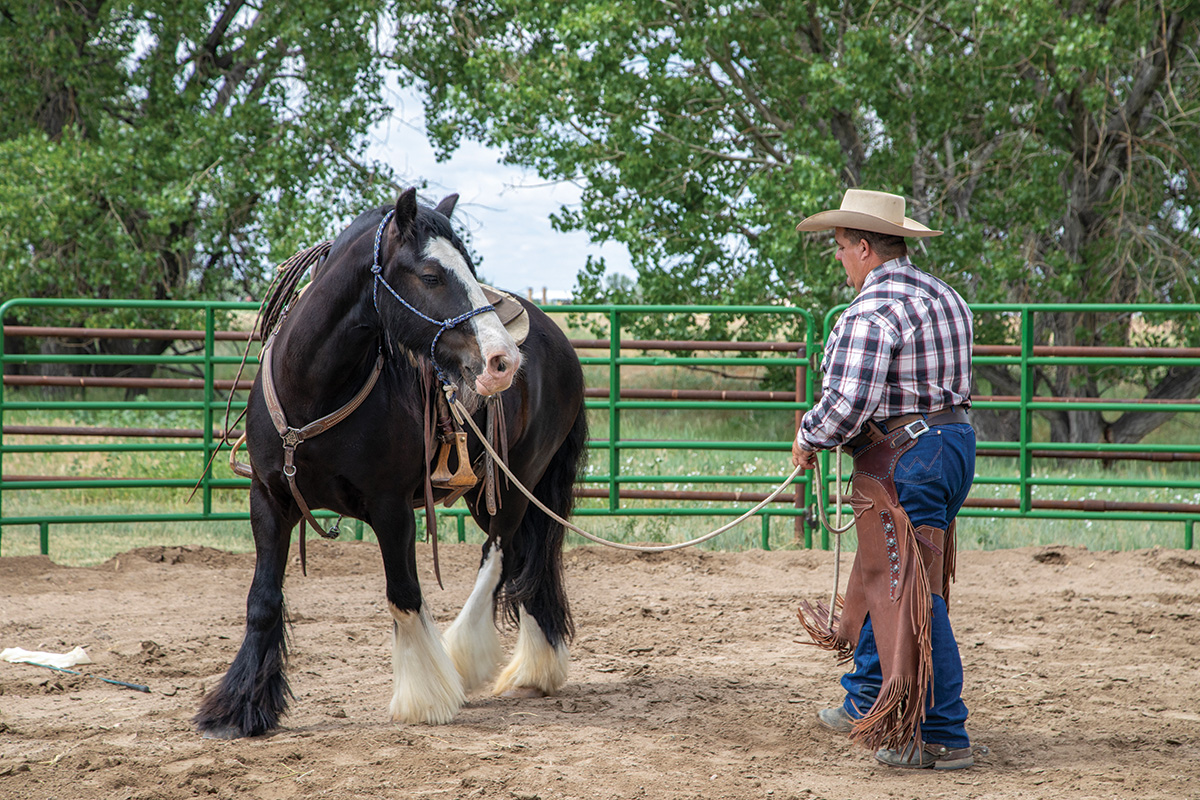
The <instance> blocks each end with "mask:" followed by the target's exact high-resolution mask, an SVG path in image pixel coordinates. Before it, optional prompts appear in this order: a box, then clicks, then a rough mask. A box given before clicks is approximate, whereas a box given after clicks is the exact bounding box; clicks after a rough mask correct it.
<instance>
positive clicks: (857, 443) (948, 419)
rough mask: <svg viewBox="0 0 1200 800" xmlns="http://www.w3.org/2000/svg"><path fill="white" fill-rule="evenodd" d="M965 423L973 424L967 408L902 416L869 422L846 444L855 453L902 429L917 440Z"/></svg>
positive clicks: (945, 409) (958, 407)
mask: <svg viewBox="0 0 1200 800" xmlns="http://www.w3.org/2000/svg"><path fill="white" fill-rule="evenodd" d="M964 422H965V423H966V424H968V425H970V424H971V416H970V414H968V413H967V409H966V406H950V407H949V408H943V409H940V410H938V411H934V412H932V413H930V414H921V413H917V414H901V415H900V416H898V417H889V418H888V419H885V420H883V421H882V422H876V421H875V420H868V421H867V424H866V425H864V426H863V429H862V430H861V431H860V432H859V433H858V434H857V435H856V436H855V437H854V438H853V439H850V440H849V441H848V442H846V446H847V447H849V448H850V449H851V451H853V450H856V449H858V448H860V447H863V446H865V445H868V444H874V443H875V442H879V441H883V439H884V438H885V437H886V436H887V435H888V434H891V433H895V432H896V431H897V430H899V429H900V428H904V429H905V430H907V431H908V435H909V436H911V437H912V438H914V439H916V438H917V437H918V436H920V435H921V434H922V433H925V431H927V430H929V429H930V428H933V427H936V426H938V425H953V424H955V423H964Z"/></svg>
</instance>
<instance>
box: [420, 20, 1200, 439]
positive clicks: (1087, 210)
mask: <svg viewBox="0 0 1200 800" xmlns="http://www.w3.org/2000/svg"><path fill="white" fill-rule="evenodd" d="M398 30H399V33H398V40H399V46H398V51H397V63H398V64H399V65H400V67H401V68H402V69H403V70H405V71H407V72H408V73H410V74H412V75H413V76H415V77H416V78H417V79H419V81H420V82H421V83H422V85H423V86H424V87H425V88H426V96H427V114H428V116H429V119H430V129H431V132H432V133H433V134H434V136H435V137H436V139H437V141H438V143H439V145H440V146H441V147H442V148H444V149H447V150H448V149H452V148H454V147H455V146H456V144H457V143H458V142H459V141H460V139H462V138H464V137H466V138H472V139H478V140H482V141H485V142H488V143H490V144H492V145H495V146H498V147H500V148H502V150H503V151H504V152H505V154H506V158H507V159H508V160H509V161H510V162H513V163H516V164H521V165H524V166H527V167H530V168H532V169H534V170H536V171H537V172H538V173H539V174H541V175H542V176H544V177H546V178H551V179H559V180H571V181H577V182H579V183H580V184H581V185H582V186H583V187H584V190H583V198H582V204H581V206H580V207H579V208H578V209H577V210H564V211H563V212H562V213H561V214H560V215H559V217H558V218H557V224H558V225H560V226H561V227H563V228H566V229H585V230H587V231H589V232H590V233H591V235H592V236H593V237H595V238H597V239H600V240H615V241H618V242H621V243H623V244H625V245H626V246H627V247H628V248H629V251H630V254H631V257H632V261H633V265H634V267H635V269H636V270H637V272H638V276H639V279H638V289H639V291H640V292H641V294H642V296H643V297H644V299H645V300H646V301H648V302H662V303H669V302H694V301H697V300H706V301H710V302H720V303H748V302H753V303H796V304H800V305H802V306H805V307H808V308H810V309H812V310H813V311H814V312H816V313H818V314H823V313H824V311H825V310H826V309H828V308H829V307H831V306H832V305H834V304H836V303H838V302H845V301H846V300H848V299H849V294H848V290H847V289H845V288H844V287H843V286H842V277H843V276H842V274H841V272H840V270H839V269H838V268H837V266H836V265H834V264H833V263H832V258H831V253H830V250H829V245H828V241H827V240H822V239H819V238H817V239H814V238H802V237H800V236H798V235H797V234H796V233H795V232H794V230H793V228H794V223H795V221H797V220H798V219H799V218H800V217H802V216H804V215H806V214H808V213H811V212H813V211H815V210H819V209H822V208H828V207H833V206H836V204H837V202H838V200H839V199H840V196H841V194H842V191H843V190H844V189H845V188H846V187H847V186H864V187H868V188H878V189H884V190H890V191H894V192H897V193H900V194H904V195H906V196H907V197H908V198H910V201H911V209H910V213H911V214H912V215H913V216H915V217H916V218H917V219H919V220H921V221H923V222H926V223H927V224H931V226H933V227H942V228H944V229H946V230H947V231H948V232H949V235H948V236H944V237H941V238H940V239H937V240H933V241H932V242H931V243H929V244H928V245H927V246H928V249H929V252H928V255H920V254H919V255H918V257H919V258H920V260H921V263H922V265H923V266H926V267H927V268H930V269H931V270H932V271H934V272H936V273H937V274H939V275H941V276H942V277H944V278H946V279H947V280H949V281H950V282H951V283H952V284H953V285H955V286H956V287H958V288H959V289H960V290H961V291H963V293H964V294H965V295H966V296H967V298H968V300H970V301H972V302H989V301H990V302H999V301H1039V302H1055V301H1059V302H1071V303H1075V302H1082V301H1108V302H1129V301H1148V302H1155V303H1163V302H1194V301H1195V299H1196V294H1197V290H1198V288H1200V268H1198V264H1197V254H1198V253H1200V235H1198V230H1200V224H1198V223H1200V203H1198V201H1200V181H1198V180H1197V175H1196V172H1195V169H1194V165H1195V164H1196V163H1197V156H1198V155H1200V152H1198V151H1200V130H1198V126H1200V64H1198V62H1197V51H1198V49H1200V25H1198V22H1197V4H1196V3H1194V2H1186V1H1185V2H1176V3H1163V2H1153V1H1152V0H1126V2H1116V1H1114V0H1098V1H1096V2H1086V1H1085V0H1031V1H1030V2H1022V3H1011V2H1008V1H1007V0H970V2H966V1H964V0H949V1H948V2H944V3H938V4H935V5H931V4H927V3H910V2H904V1H899V2H897V1H896V0H879V1H878V2H870V3H868V2H849V1H847V0H838V1H837V2H834V0H808V2H794V1H793V0H758V1H755V0H743V1H741V2H720V3H717V2H701V1H699V0H567V1H566V2H557V3H546V2H540V1H538V2H534V1H531V0H491V2H467V1H466V0H464V1H463V2H456V1H455V0H425V2H421V3H417V4H415V7H413V8H410V13H409V14H408V15H406V16H405V17H404V18H403V19H402V20H401V24H400V25H399V28H398ZM602 278H603V270H602V268H600V266H599V265H597V264H591V265H589V268H588V269H585V270H584V271H583V272H582V273H581V274H580V276H579V279H578V294H580V295H581V296H582V297H584V298H593V299H598V300H599V299H604V300H621V299H624V297H623V292H622V291H620V290H619V288H618V289H617V290H616V291H614V290H613V288H612V287H607V286H605V284H604V283H603V280H602ZM688 322H689V321H687V320H684V321H676V322H675V323H674V324H675V325H676V327H675V328H671V327H670V326H669V325H668V326H661V325H659V327H657V328H655V329H647V330H643V331H641V333H642V334H643V335H646V336H662V335H674V334H680V333H684V332H687V331H685V330H683V329H682V328H681V327H679V326H681V325H682V326H686V325H687V324H688ZM1039 323H1040V325H1039V329H1038V331H1037V338H1038V341H1039V342H1043V343H1053V344H1058V345H1091V344H1104V343H1109V344H1117V343H1122V344H1123V343H1126V342H1129V341H1130V340H1131V336H1132V333H1131V324H1132V320H1131V319H1130V318H1129V317H1127V316H1126V317H1112V316H1106V315H1094V314H1093V315H1089V314H1077V313H1064V314H1055V315H1043V316H1040V317H1039ZM648 324H653V325H658V323H656V322H655V323H648ZM1198 327H1200V323H1198V321H1197V320H1190V319H1189V320H1176V321H1175V326H1174V328H1173V329H1172V330H1171V331H1170V334H1171V336H1172V337H1173V338H1174V340H1175V341H1181V342H1183V341H1196V339H1197V336H1198V330H1197V329H1198ZM728 332H729V331H728V330H727V329H713V330H711V331H710V333H712V334H713V335H726V334H727V333H728ZM763 333H764V331H763V330H761V329H756V328H754V327H746V328H743V329H742V335H746V336H757V335H762V334H763ZM980 336H981V338H982V337H986V340H987V341H992V342H996V341H1002V340H1004V339H1005V338H1006V337H1009V338H1011V336H1012V332H1011V327H1010V326H1009V324H1008V321H1006V320H1004V319H983V320H981V322H980ZM980 377H981V378H982V379H983V380H984V381H986V383H987V384H988V388H989V389H990V390H992V391H994V392H995V393H997V394H1012V393H1015V392H1014V391H1013V387H1014V385H1015V377H1014V375H1013V374H1012V373H1010V372H1009V371H1008V370H1007V369H1005V368H1003V367H997V366H988V367H985V368H983V369H981V370H980ZM1039 377H1040V384H1041V385H1040V386H1039V390H1038V393H1039V394H1041V393H1046V394H1053V395H1060V396H1061V395H1083V396H1096V395H1098V393H1099V391H1100V390H1101V388H1102V386H1103V385H1104V383H1105V381H1111V380H1114V379H1116V377H1117V376H1114V375H1112V374H1110V373H1104V372H1102V371H1099V370H1084V369H1082V368H1076V367H1053V368H1046V369H1044V370H1043V371H1042V372H1041V373H1040V376H1039ZM1120 377H1121V378H1122V379H1130V378H1131V377H1135V378H1140V379H1141V380H1142V381H1143V382H1144V383H1145V385H1146V391H1147V393H1148V394H1149V395H1150V396H1152V397H1162V398H1177V397H1192V396H1195V395H1196V394H1197V392H1198V391H1200V370H1196V369H1192V368H1180V369H1172V370H1166V371H1164V370H1158V371H1151V370H1146V371H1142V372H1141V373H1138V374H1137V375H1136V376H1131V374H1125V375H1121V376H1120ZM1047 416H1048V418H1049V420H1050V423H1051V427H1052V433H1053V438H1054V439H1056V440H1064V441H1066V440H1070V441H1094V440H1096V439H1098V438H1100V437H1101V436H1107V437H1108V438H1110V439H1112V440H1115V441H1136V440H1138V439H1140V438H1141V437H1142V436H1144V435H1145V434H1146V433H1148V432H1149V431H1150V430H1152V429H1153V427H1155V426H1156V425H1157V424H1159V423H1161V421H1162V420H1163V419H1164V418H1165V417H1164V415H1161V414H1150V413H1136V412H1134V413H1127V414H1124V415H1122V416H1121V417H1120V418H1118V419H1116V420H1109V421H1106V420H1105V419H1104V418H1103V417H1102V416H1101V415H1100V414H1099V413H1096V412H1089V413H1071V414H1065V413H1063V414H1053V413H1052V414H1048V415H1047ZM994 438H998V435H997V436H995V437H994Z"/></svg>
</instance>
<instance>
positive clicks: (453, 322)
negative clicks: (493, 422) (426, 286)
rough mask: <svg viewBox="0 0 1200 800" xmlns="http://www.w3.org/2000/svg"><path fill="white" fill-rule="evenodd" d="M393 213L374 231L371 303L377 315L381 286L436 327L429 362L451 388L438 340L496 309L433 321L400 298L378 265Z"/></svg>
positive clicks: (440, 381)
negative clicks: (438, 348)
mask: <svg viewBox="0 0 1200 800" xmlns="http://www.w3.org/2000/svg"><path fill="white" fill-rule="evenodd" d="M395 213H396V210H395V209H394V208H393V209H388V212H387V213H386V214H384V215H383V221H382V222H380V223H379V228H378V229H376V231H375V253H374V256H373V258H372V259H371V274H372V275H374V276H375V281H374V283H373V284H372V286H371V302H373V303H374V304H375V313H376V314H378V313H379V285H380V284H383V288H385V289H387V290H388V291H389V292H390V293H391V295H392V297H394V298H396V299H397V300H399V301H400V304H401V305H403V306H404V307H405V308H407V309H408V310H409V311H411V312H413V313H414V314H416V315H417V316H418V317H420V318H421V319H423V320H425V321H426V322H428V323H430V324H433V325H436V326H438V332H437V333H436V334H435V335H434V337H433V341H432V342H431V343H430V345H429V360H430V361H431V362H432V363H433V372H434V374H435V375H437V379H438V383H440V384H441V385H443V386H451V385H452V384H451V383H450V381H449V379H447V377H446V373H445V372H443V371H442V368H441V366H440V365H439V364H438V362H437V354H436V352H435V351H436V350H437V343H438V339H440V338H441V336H442V334H443V333H445V332H446V331H448V330H450V329H451V328H453V327H455V326H457V325H459V324H460V323H463V322H466V321H467V320H469V319H471V318H472V317H475V316H478V315H479V314H483V313H486V312H488V311H495V310H496V307H495V306H494V305H491V304H490V303H488V304H486V305H482V306H480V307H479V308H475V309H472V310H471V311H468V312H466V313H465V314H459V315H458V316H457V317H451V318H450V319H443V320H437V319H434V318H433V317H431V316H429V315H428V314H426V313H424V312H423V311H421V310H420V309H418V308H417V307H416V306H414V305H413V304H412V303H410V302H408V301H407V300H405V299H404V298H403V297H401V296H400V293H399V292H397V291H396V290H395V289H393V288H392V287H391V286H390V285H389V284H388V282H387V281H386V280H384V279H383V264H382V263H380V260H379V249H380V244H381V243H382V241H383V230H384V228H386V227H387V224H388V223H389V222H390V221H391V219H392V217H393V216H394V215H395Z"/></svg>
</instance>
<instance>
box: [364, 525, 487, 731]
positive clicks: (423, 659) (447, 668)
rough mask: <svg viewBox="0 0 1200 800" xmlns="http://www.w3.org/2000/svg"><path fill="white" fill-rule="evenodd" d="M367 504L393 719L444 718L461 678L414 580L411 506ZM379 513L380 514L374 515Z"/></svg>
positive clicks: (458, 702)
mask: <svg viewBox="0 0 1200 800" xmlns="http://www.w3.org/2000/svg"><path fill="white" fill-rule="evenodd" d="M386 505H387V506H388V507H387V508H386V509H381V508H373V509H372V513H371V519H372V527H373V528H375V533H376V536H377V537H378V538H379V550H380V553H381V554H382V555H383V569H384V574H385V576H386V578H387V599H388V610H389V611H390V612H391V615H392V620H393V623H392V635H393V638H392V672H393V675H394V680H393V687H392V702H391V705H390V707H389V711H390V712H391V715H392V719H393V720H395V721H396V722H410V723H412V722H427V723H434V724H442V723H446V722H449V721H450V720H452V719H453V718H454V715H455V714H457V713H458V710H459V709H460V708H462V704H463V703H464V702H466V695H465V693H464V692H463V688H462V679H461V678H460V677H459V674H458V672H457V671H455V669H454V664H453V663H452V662H451V661H450V656H449V655H448V654H447V653H446V649H445V647H444V646H443V644H442V638H441V636H440V634H439V633H438V629H437V625H436V624H435V623H434V621H433V620H432V619H431V618H430V616H429V609H428V606H427V605H426V604H425V602H424V601H423V599H422V597H421V586H420V583H419V582H418V580H417V559H416V549H415V548H416V523H415V521H414V520H413V513H412V509H411V508H409V507H408V506H402V505H400V504H396V503H389V504H386ZM380 511H382V513H380Z"/></svg>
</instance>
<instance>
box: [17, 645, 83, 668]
mask: <svg viewBox="0 0 1200 800" xmlns="http://www.w3.org/2000/svg"><path fill="white" fill-rule="evenodd" d="M0 661H8V662H9V663H12V664H41V665H43V666H47V667H58V668H59V669H66V668H67V667H73V666H75V665H76V664H91V663H92V659H91V658H89V657H88V654H87V653H86V652H84V649H83V648H82V647H76V648H75V649H74V650H72V651H71V652H69V653H46V652H41V651H36V650H26V649H24V648H22V647H6V648H4V650H3V651H0Z"/></svg>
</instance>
